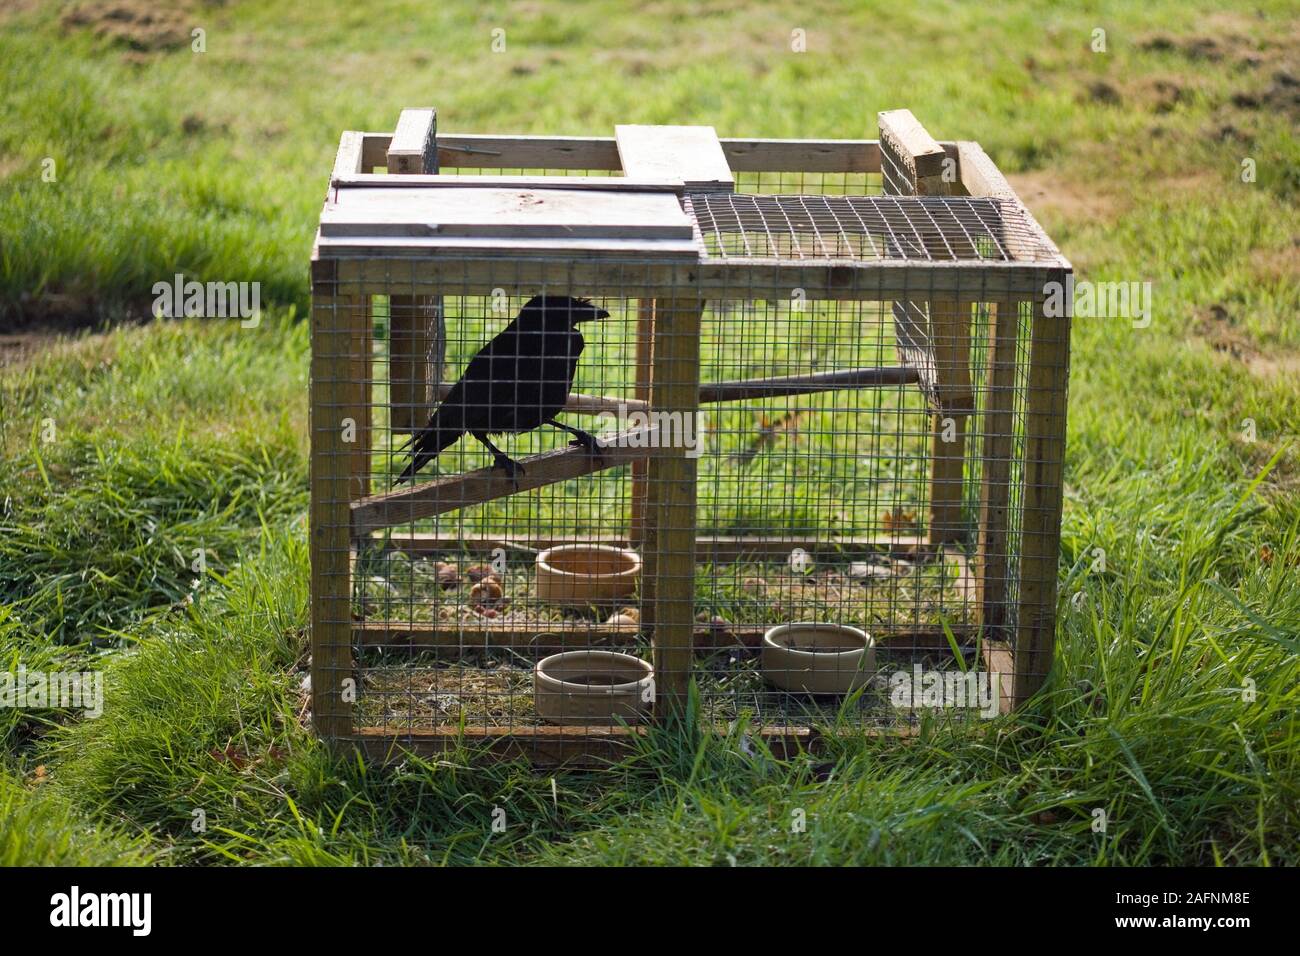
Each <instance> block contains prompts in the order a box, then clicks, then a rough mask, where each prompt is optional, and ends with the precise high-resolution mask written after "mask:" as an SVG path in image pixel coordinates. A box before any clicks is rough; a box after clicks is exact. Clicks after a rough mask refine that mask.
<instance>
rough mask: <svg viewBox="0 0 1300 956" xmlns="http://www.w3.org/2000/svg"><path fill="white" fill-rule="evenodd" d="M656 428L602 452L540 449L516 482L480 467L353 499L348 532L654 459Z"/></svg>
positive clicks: (621, 437) (616, 439)
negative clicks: (595, 453)
mask: <svg viewBox="0 0 1300 956" xmlns="http://www.w3.org/2000/svg"><path fill="white" fill-rule="evenodd" d="M658 431H659V429H658V427H657V426H654V425H650V426H647V427H645V428H633V429H629V430H627V431H624V432H620V433H619V434H617V435H615V436H612V437H611V438H608V439H605V440H603V441H602V442H601V450H600V456H599V457H597V456H595V455H593V454H592V453H591V452H589V451H588V450H587V449H585V448H580V447H568V448H558V449H556V450H554V451H548V452H543V453H542V454H540V455H534V456H533V457H531V458H525V459H524V460H523V461H521V462H520V464H522V465H523V466H524V469H525V473H524V474H522V475H520V476H519V481H518V483H517V484H516V483H515V482H512V481H511V480H510V479H509V478H507V477H506V476H505V474H504V473H503V472H502V471H500V470H499V469H496V468H480V469H478V470H477V471H471V472H467V473H465V474H463V475H449V476H447V477H445V478H436V479H434V480H433V481H428V482H425V483H424V484H420V485H416V486H415V487H413V488H403V489H402V490H400V491H390V492H388V493H387V494H382V495H372V496H370V497H369V498H362V499H361V500H359V501H355V502H353V503H352V535H353V537H363V536H365V535H368V534H370V533H371V532H374V531H379V530H381V529H383V528H389V527H392V526H393V525H395V524H399V523H401V522H405V521H418V520H419V519H421V518H431V517H433V516H434V515H440V514H445V513H447V512H448V511H457V510H459V509H461V508H466V507H468V506H470V505H478V504H483V503H484V502H486V501H493V500H495V499H497V498H504V497H506V496H507V495H513V494H517V493H519V492H521V491H531V490H533V489H534V488H543V487H545V486H546V485H552V484H555V483H556V482H557V481H567V480H569V479H570V478H580V477H582V476H583V475H590V474H593V473H594V472H597V471H603V470H604V469H606V468H615V467H617V466H619V465H626V464H627V463H628V462H631V461H634V460H636V459H638V458H645V457H654V456H656V455H658V454H659V453H661V452H662V451H665V449H660V448H657V447H651V446H657V445H658V444H659V442H658Z"/></svg>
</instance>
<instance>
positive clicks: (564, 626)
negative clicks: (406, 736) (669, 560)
mask: <svg viewBox="0 0 1300 956" xmlns="http://www.w3.org/2000/svg"><path fill="white" fill-rule="evenodd" d="M637 630H638V628H637V627H635V626H633V625H625V624H601V623H599V622H596V621H536V622H533V623H528V624H524V623H518V622H505V623H497V622H494V621H483V622H481V623H479V624H471V623H465V624H460V625H452V624H418V623H417V624H411V623H397V622H387V623H374V624H371V623H364V624H357V625H354V626H353V628H352V634H353V637H354V638H355V639H356V641H357V642H358V643H359V644H360V645H361V646H363V647H410V648H413V649H417V650H428V649H436V648H445V649H450V650H456V651H465V650H470V649H473V648H489V647H491V648H507V647H508V648H513V649H516V650H521V651H524V650H532V651H537V652H541V653H553V652H555V651H560V650H564V649H567V648H574V647H579V648H581V647H605V646H619V645H626V644H631V643H632V642H633V641H634V640H635V639H636V635H637Z"/></svg>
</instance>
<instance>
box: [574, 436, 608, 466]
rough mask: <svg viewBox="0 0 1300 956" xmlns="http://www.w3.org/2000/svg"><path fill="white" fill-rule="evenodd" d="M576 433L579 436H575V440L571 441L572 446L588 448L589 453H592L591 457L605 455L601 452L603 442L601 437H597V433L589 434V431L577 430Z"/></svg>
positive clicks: (597, 457)
mask: <svg viewBox="0 0 1300 956" xmlns="http://www.w3.org/2000/svg"><path fill="white" fill-rule="evenodd" d="M574 434H575V435H576V436H577V437H576V438H574V439H573V441H571V442H569V446H570V447H572V448H585V449H587V453H588V454H590V455H591V457H593V458H595V459H597V460H599V459H600V458H602V457H603V455H602V454H601V444H600V439H599V438H597V437H596V436H595V435H591V434H588V433H587V432H584V431H575V432H574Z"/></svg>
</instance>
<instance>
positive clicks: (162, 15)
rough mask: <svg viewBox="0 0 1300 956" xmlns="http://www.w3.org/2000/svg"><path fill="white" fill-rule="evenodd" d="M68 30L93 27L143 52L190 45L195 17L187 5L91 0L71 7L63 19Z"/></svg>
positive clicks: (131, 0)
mask: <svg viewBox="0 0 1300 956" xmlns="http://www.w3.org/2000/svg"><path fill="white" fill-rule="evenodd" d="M60 22H61V23H62V24H63V28H64V29H65V30H69V31H70V30H90V31H91V32H92V33H94V34H95V36H97V37H101V38H103V39H107V40H111V41H112V42H114V43H120V44H122V45H123V46H127V47H130V48H131V49H132V50H135V51H137V52H140V53H153V52H157V51H159V50H175V49H180V48H182V47H185V46H188V45H189V43H190V30H191V29H192V18H191V16H190V11H189V9H188V8H187V5H186V4H176V5H169V4H157V3H149V2H146V0H92V2H89V3H80V4H77V5H76V6H74V7H72V8H71V9H70V10H68V12H67V13H65V14H64V15H63V18H62V20H61V21H60Z"/></svg>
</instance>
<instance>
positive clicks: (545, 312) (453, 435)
mask: <svg viewBox="0 0 1300 956" xmlns="http://www.w3.org/2000/svg"><path fill="white" fill-rule="evenodd" d="M608 315H609V313H608V312H606V311H605V310H604V309H601V308H597V307H596V306H594V305H592V304H591V303H590V302H588V301H587V300H586V299H574V298H570V297H569V296H559V295H538V296H533V298H531V299H529V300H528V302H527V304H525V305H524V307H523V308H522V309H521V310H520V311H519V315H517V316H516V317H515V319H514V321H512V322H511V323H510V324H509V325H507V326H506V327H505V328H504V329H502V330H501V331H500V332H499V333H498V334H497V336H496V337H495V338H494V339H492V341H491V342H489V343H488V344H487V345H485V346H483V348H481V349H479V351H478V354H477V355H475V356H474V358H472V359H471V360H470V363H469V365H468V366H467V367H466V368H465V374H464V375H462V376H461V377H460V380H459V381H458V382H457V383H456V384H455V385H453V386H452V387H451V391H449V392H448V393H447V397H446V398H445V399H443V401H442V403H441V404H440V405H439V406H438V407H437V408H436V409H434V412H433V414H432V415H430V416H429V422H428V424H427V425H425V427H424V428H423V429H422V430H421V431H419V432H418V433H417V434H416V435H415V436H414V437H413V438H412V440H411V442H410V459H409V461H408V462H407V465H406V468H405V469H404V470H403V471H402V473H401V475H400V476H398V478H397V481H398V483H401V482H404V481H409V480H411V479H412V478H414V477H415V473H416V472H417V471H419V470H420V469H421V468H423V467H424V466H425V465H426V464H428V463H429V462H430V461H432V460H433V459H434V458H436V457H437V456H438V455H439V453H441V452H442V451H443V450H444V449H446V448H449V447H450V446H451V445H453V444H454V443H455V442H456V440H457V439H458V438H460V437H461V436H462V435H464V434H470V435H473V436H474V437H475V438H476V439H478V441H480V442H481V443H482V444H483V445H484V446H485V447H486V448H487V449H488V451H490V452H491V453H492V458H493V464H494V466H495V467H497V468H501V469H503V470H504V471H505V472H506V474H507V475H508V476H509V477H510V478H511V479H512V480H516V481H517V480H518V476H519V475H521V474H523V473H524V470H523V468H522V467H521V466H520V465H519V463H518V462H516V461H512V460H511V459H510V458H509V457H507V456H506V454H505V453H504V452H502V451H501V449H499V448H497V447H496V446H495V445H494V444H492V442H491V441H490V440H489V439H488V436H489V435H500V434H519V433H520V432H526V431H531V430H532V429H534V428H538V427H540V426H542V425H553V426H555V427H556V428H560V429H562V430H564V431H567V432H569V433H570V434H572V435H574V436H575V439H574V442H573V444H575V445H576V444H581V445H585V446H586V447H588V448H590V449H591V450H592V451H595V450H596V440H595V439H594V438H593V437H592V436H591V435H589V434H587V433H586V432H584V431H582V430H581V429H578V428H573V427H571V426H569V425H562V424H560V423H559V422H557V421H555V420H554V419H555V416H556V415H558V414H559V412H560V410H561V409H563V408H564V403H565V402H566V401H567V400H568V397H569V390H570V389H571V388H572V387H573V377H574V375H575V373H576V372H577V370H578V357H579V356H580V355H582V349H583V346H584V344H585V343H584V342H583V338H582V333H580V332H579V331H578V329H577V325H578V323H579V322H585V321H589V320H591V319H603V318H606V317H608Z"/></svg>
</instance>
